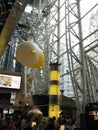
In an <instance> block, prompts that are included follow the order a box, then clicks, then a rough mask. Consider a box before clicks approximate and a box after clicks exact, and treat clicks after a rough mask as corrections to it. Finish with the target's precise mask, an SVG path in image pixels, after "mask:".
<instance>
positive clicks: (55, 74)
mask: <svg viewBox="0 0 98 130" xmlns="http://www.w3.org/2000/svg"><path fill="white" fill-rule="evenodd" d="M50 80H60V72H59V71H57V70H53V71H51V72H50Z"/></svg>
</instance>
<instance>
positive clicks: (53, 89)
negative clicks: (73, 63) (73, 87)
mask: <svg viewBox="0 0 98 130" xmlns="http://www.w3.org/2000/svg"><path fill="white" fill-rule="evenodd" d="M58 66H59V64H58V63H51V64H50V88H49V117H50V118H52V117H56V119H57V118H59V113H60V105H59V104H60V102H59V101H60V85H59V80H60V72H59V69H58Z"/></svg>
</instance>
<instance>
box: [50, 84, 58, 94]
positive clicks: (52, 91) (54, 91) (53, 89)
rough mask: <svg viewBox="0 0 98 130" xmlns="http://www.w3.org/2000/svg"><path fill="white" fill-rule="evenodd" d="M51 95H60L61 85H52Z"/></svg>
mask: <svg viewBox="0 0 98 130" xmlns="http://www.w3.org/2000/svg"><path fill="white" fill-rule="evenodd" d="M49 94H50V95H60V86H59V85H50V89H49Z"/></svg>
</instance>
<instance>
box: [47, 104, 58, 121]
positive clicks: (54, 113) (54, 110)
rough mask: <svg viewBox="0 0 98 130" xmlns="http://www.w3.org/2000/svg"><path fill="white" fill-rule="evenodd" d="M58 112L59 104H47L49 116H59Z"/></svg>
mask: <svg viewBox="0 0 98 130" xmlns="http://www.w3.org/2000/svg"><path fill="white" fill-rule="evenodd" d="M59 114H60V106H59V105H49V117H50V118H52V117H56V119H57V118H59Z"/></svg>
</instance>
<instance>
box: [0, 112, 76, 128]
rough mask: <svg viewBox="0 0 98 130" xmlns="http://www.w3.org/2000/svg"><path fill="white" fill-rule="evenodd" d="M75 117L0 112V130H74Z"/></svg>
mask: <svg viewBox="0 0 98 130" xmlns="http://www.w3.org/2000/svg"><path fill="white" fill-rule="evenodd" d="M74 124H75V119H74V118H73V117H68V116H65V115H61V116H60V117H59V118H58V119H56V118H55V117H53V118H49V117H44V116H43V115H34V114H31V115H26V114H24V115H23V114H22V115H21V114H19V113H18V114H11V115H10V114H2V113H1V114H0V130H74V126H75V125H74Z"/></svg>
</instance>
